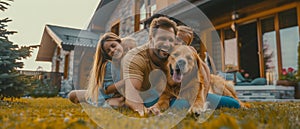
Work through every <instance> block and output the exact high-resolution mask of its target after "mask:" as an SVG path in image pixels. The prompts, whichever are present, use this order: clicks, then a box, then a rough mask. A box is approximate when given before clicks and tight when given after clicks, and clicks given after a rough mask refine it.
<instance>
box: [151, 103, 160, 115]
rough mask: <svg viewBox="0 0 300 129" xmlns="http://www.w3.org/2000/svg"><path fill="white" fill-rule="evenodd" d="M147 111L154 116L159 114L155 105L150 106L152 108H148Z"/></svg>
mask: <svg viewBox="0 0 300 129" xmlns="http://www.w3.org/2000/svg"><path fill="white" fill-rule="evenodd" d="M148 110H149V111H150V112H152V113H153V114H154V115H160V114H161V112H160V109H159V108H158V107H157V106H155V105H154V106H152V107H150V108H148Z"/></svg>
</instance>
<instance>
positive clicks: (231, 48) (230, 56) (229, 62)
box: [224, 29, 238, 71]
mask: <svg viewBox="0 0 300 129" xmlns="http://www.w3.org/2000/svg"><path fill="white" fill-rule="evenodd" d="M224 35H225V37H224V38H225V39H224V52H225V53H224V55H225V71H231V70H236V69H237V66H238V55H237V54H238V53H237V51H238V48H237V40H236V36H235V32H233V31H232V30H231V29H226V30H224Z"/></svg>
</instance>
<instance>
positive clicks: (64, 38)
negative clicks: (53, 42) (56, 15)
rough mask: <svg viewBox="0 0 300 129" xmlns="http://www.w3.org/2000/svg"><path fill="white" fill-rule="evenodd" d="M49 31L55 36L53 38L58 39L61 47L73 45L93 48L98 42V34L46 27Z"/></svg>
mask: <svg viewBox="0 0 300 129" xmlns="http://www.w3.org/2000/svg"><path fill="white" fill-rule="evenodd" d="M46 27H48V28H49V30H50V31H52V32H53V34H54V35H52V36H56V37H55V38H58V39H60V41H61V45H75V46H85V47H95V46H96V45H97V42H98V40H99V34H96V33H93V32H90V31H87V30H81V29H74V28H68V27H61V26H54V25H46Z"/></svg>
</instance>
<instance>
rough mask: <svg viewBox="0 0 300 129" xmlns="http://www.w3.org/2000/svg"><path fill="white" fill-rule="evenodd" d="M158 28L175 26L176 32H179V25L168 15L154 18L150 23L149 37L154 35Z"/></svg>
mask: <svg viewBox="0 0 300 129" xmlns="http://www.w3.org/2000/svg"><path fill="white" fill-rule="evenodd" d="M158 28H173V30H174V34H175V35H176V33H177V25H176V23H175V22H174V21H172V20H171V19H169V18H167V17H159V18H155V19H153V20H152V22H151V24H150V31H149V39H151V37H154V36H155V34H156V32H157V29H158Z"/></svg>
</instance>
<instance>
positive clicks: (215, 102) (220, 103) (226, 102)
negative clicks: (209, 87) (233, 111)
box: [206, 93, 241, 109]
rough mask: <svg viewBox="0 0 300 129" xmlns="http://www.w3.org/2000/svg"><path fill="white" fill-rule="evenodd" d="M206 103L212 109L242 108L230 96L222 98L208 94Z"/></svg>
mask: <svg viewBox="0 0 300 129" xmlns="http://www.w3.org/2000/svg"><path fill="white" fill-rule="evenodd" d="M206 101H207V102H209V105H210V108H213V109H214V108H216V109H219V108H221V107H228V108H240V107H241V105H240V104H239V102H238V101H237V100H236V99H234V98H232V97H230V96H221V95H216V94H210V93H208V95H207V98H206Z"/></svg>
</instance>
